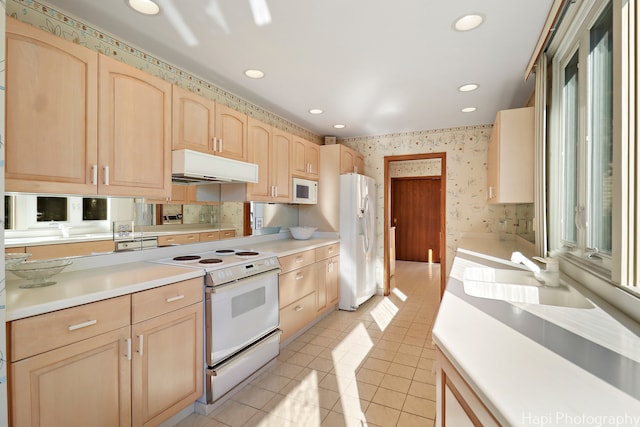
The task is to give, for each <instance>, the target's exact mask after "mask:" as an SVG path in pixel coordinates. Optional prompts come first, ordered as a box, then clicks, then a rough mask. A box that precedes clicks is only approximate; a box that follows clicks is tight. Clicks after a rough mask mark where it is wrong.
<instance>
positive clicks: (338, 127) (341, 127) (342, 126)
mask: <svg viewBox="0 0 640 427" xmlns="http://www.w3.org/2000/svg"><path fill="white" fill-rule="evenodd" d="M333 127H334V128H335V129H344V128H345V127H346V126H345V125H333Z"/></svg>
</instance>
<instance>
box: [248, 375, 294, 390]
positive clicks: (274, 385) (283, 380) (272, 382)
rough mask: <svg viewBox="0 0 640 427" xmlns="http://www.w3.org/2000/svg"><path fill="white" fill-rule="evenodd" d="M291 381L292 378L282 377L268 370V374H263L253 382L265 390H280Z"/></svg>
mask: <svg viewBox="0 0 640 427" xmlns="http://www.w3.org/2000/svg"><path fill="white" fill-rule="evenodd" d="M290 381H291V378H287V377H281V376H280V375H274V374H272V373H271V372H267V373H266V375H261V376H260V377H258V378H257V379H256V380H255V381H254V382H252V383H251V384H252V385H254V386H256V387H260V388H263V389H265V390H269V391H273V392H275V393H277V392H279V391H280V390H282V389H283V388H284V386H286V385H287V384H288V383H289V382H290Z"/></svg>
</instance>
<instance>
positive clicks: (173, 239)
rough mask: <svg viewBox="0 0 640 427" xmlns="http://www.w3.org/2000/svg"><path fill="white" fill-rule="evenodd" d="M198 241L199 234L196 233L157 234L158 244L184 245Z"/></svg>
mask: <svg viewBox="0 0 640 427" xmlns="http://www.w3.org/2000/svg"><path fill="white" fill-rule="evenodd" d="M199 241H200V236H199V235H198V233H191V234H174V235H172V236H158V246H168V245H185V244H188V243H198V242H199Z"/></svg>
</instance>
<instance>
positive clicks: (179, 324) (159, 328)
mask: <svg viewBox="0 0 640 427" xmlns="http://www.w3.org/2000/svg"><path fill="white" fill-rule="evenodd" d="M202 316H203V307H202V303H198V304H193V305H190V306H187V307H184V308H181V309H178V310H175V311H172V312H170V313H167V314H163V315H161V316H158V317H154V318H152V319H149V320H146V321H144V322H141V323H138V324H135V325H133V326H132V339H133V356H132V378H131V384H132V390H133V391H132V402H133V404H132V407H133V409H132V413H133V414H132V418H133V425H134V426H146V425H158V424H159V423H160V422H162V421H164V420H166V419H167V418H168V417H170V416H172V415H174V414H176V413H177V412H179V411H180V410H182V409H184V408H185V407H187V406H188V405H189V404H191V403H193V402H194V401H195V400H196V399H198V398H199V397H200V396H201V395H202V389H203V381H204V379H203V375H204V350H203V339H204V336H203V329H202V325H203V317H202ZM86 425H91V424H86Z"/></svg>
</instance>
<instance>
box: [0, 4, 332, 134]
mask: <svg viewBox="0 0 640 427" xmlns="http://www.w3.org/2000/svg"><path fill="white" fill-rule="evenodd" d="M3 4H4V1H3ZM6 6H7V10H6V14H7V15H9V16H11V17H13V18H16V19H18V20H19V21H22V22H26V23H27V24H30V25H33V26H35V27H38V28H40V29H42V30H44V31H47V32H50V33H52V34H55V35H56V36H58V37H61V38H63V39H66V40H69V41H72V42H73V43H76V44H79V45H81V46H85V47H86V48H88V49H91V50H94V51H97V52H100V53H102V54H104V55H107V56H110V57H112V58H116V59H118V60H120V61H122V62H124V63H126V64H128V65H131V66H133V67H136V68H138V69H140V70H144V71H146V72H147V73H149V74H152V75H154V76H157V77H160V78H162V79H164V80H166V81H168V82H171V83H173V84H176V85H178V86H180V87H183V88H185V89H188V90H190V91H192V92H195V93H197V94H199V95H201V96H203V97H205V98H208V99H211V100H214V101H216V102H219V103H222V104H224V105H227V106H229V107H231V108H233V109H235V110H237V111H240V112H242V113H245V114H247V115H248V116H251V117H255V118H256V119H258V120H260V121H262V122H264V123H267V124H270V125H272V126H274V127H276V128H278V129H281V130H284V131H285V132H289V133H292V134H294V135H297V136H299V137H302V138H305V139H307V140H309V141H313V142H315V143H317V144H320V143H321V142H322V139H321V137H320V136H318V135H316V134H314V133H313V132H311V131H309V130H307V129H304V128H302V127H300V126H298V125H296V124H295V123H292V122H289V121H288V120H285V119H284V118H282V117H279V116H277V115H275V114H273V113H271V112H269V111H267V110H265V109H263V108H261V107H259V106H257V105H255V104H252V103H251V102H249V101H247V100H245V99H242V98H240V97H239V96H236V95H234V94H232V93H229V92H227V91H225V90H224V89H222V88H219V87H216V86H215V85H213V84H211V83H209V82H207V81H205V80H203V79H201V78H199V77H197V76H195V75H193V74H190V73H189V72H187V71H185V70H181V69H180V68H178V67H176V66H174V65H172V64H169V63H167V62H164V61H162V60H161V59H159V58H156V57H154V56H153V55H152V54H151V53H149V52H145V51H143V50H140V49H138V48H136V47H135V46H132V45H130V44H128V43H127V42H126V41H124V40H119V39H117V38H116V37H114V36H112V35H110V34H107V33H104V32H102V31H101V30H99V29H97V28H93V27H92V26H91V25H89V24H87V23H84V22H81V21H78V20H77V19H75V18H74V17H72V16H70V15H67V14H65V13H63V12H62V11H59V10H56V9H55V8H53V7H52V6H49V5H48V4H46V3H43V2H37V1H33V0H8V1H7V4H6Z"/></svg>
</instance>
